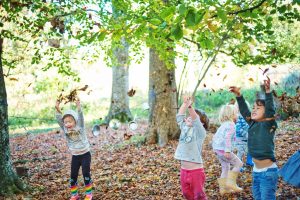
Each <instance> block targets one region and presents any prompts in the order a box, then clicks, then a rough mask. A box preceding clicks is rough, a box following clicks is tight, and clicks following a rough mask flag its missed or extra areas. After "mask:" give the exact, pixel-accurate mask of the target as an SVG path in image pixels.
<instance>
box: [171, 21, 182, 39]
mask: <svg viewBox="0 0 300 200" xmlns="http://www.w3.org/2000/svg"><path fill="white" fill-rule="evenodd" d="M171 33H172V36H174V38H175V39H176V40H180V39H181V38H182V37H183V30H182V26H181V25H180V24H177V25H176V26H175V27H174V28H172V29H171Z"/></svg>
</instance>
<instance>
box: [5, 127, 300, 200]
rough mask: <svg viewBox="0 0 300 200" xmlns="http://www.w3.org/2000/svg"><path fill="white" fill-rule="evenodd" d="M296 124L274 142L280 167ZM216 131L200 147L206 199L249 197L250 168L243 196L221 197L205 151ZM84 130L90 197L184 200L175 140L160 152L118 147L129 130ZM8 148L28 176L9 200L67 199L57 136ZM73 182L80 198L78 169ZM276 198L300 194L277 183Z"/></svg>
mask: <svg viewBox="0 0 300 200" xmlns="http://www.w3.org/2000/svg"><path fill="white" fill-rule="evenodd" d="M299 125H300V122H281V123H280V128H279V129H278V130H277V139H276V157H277V160H278V165H279V166H280V167H281V166H282V165H283V164H284V163H285V162H286V161H287V159H288V158H289V157H290V156H291V155H292V154H293V153H294V152H295V151H296V150H298V149H299V141H300V128H299V127H300V126H299ZM146 127H147V124H146V123H143V124H142V125H141V126H139V128H138V129H137V130H136V133H141V134H143V133H144V132H145V130H146ZM216 128H217V127H216V126H213V125H212V126H211V129H210V131H209V133H208V136H207V138H206V140H205V144H204V149H203V157H204V160H205V171H206V176H207V180H206V185H205V188H206V193H207V196H208V199H253V198H252V195H251V191H250V186H251V169H250V168H249V167H248V168H246V171H245V172H243V173H242V174H241V176H240V177H239V180H238V184H239V186H241V187H242V188H244V192H242V193H240V194H230V195H227V196H226V195H225V196H223V197H221V196H220V195H219V193H218V185H217V178H218V177H219V176H220V173H221V167H220V165H219V163H218V161H217V160H216V157H215V156H214V153H213V151H212V149H211V148H210V146H211V145H210V142H211V139H212V132H215V130H216ZM87 132H88V136H89V140H90V143H91V145H92V167H91V172H92V178H93V181H94V184H93V186H94V192H93V193H94V198H93V199H95V200H102V199H112V200H118V199H120V200H121V199H122V200H123V199H164V200H166V199H168V200H169V199H170V200H173V199H183V198H182V195H181V190H180V183H179V167H180V165H179V162H178V161H176V160H175V159H174V157H173V156H174V152H175V149H176V146H177V141H171V142H170V143H169V144H168V145H167V146H165V147H163V148H160V147H159V146H157V145H133V144H129V145H122V144H124V143H123V142H124V141H123V134H125V133H127V132H128V129H127V128H126V126H125V125H123V127H122V128H121V129H119V130H117V131H114V130H112V129H110V128H107V129H106V128H102V129H101V134H100V136H98V137H95V136H93V135H92V134H91V131H90V129H89V128H88V129H87ZM112 136H113V137H112ZM127 141H128V140H127ZM10 144H11V153H12V159H13V162H14V165H15V167H24V168H26V169H28V171H27V173H28V175H27V176H24V177H23V180H24V181H25V182H27V183H28V184H29V185H30V186H31V187H32V191H30V192H28V193H25V194H20V195H17V196H16V197H13V198H11V199H34V200H35V199H41V200H47V199H55V200H60V199H62V200H65V199H68V198H69V189H68V180H69V178H70V163H71V156H70V154H69V152H68V150H67V146H66V143H65V139H64V136H63V135H62V133H59V132H58V131H53V132H49V133H44V134H39V135H33V136H30V137H28V136H22V137H16V138H12V139H11V140H10ZM127 144H128V143H127ZM78 181H79V188H80V194H81V197H82V198H83V194H84V191H83V179H82V176H81V171H80V175H79V180H78ZM277 197H278V199H284V200H285V199H297V197H298V198H299V197H300V191H299V189H296V188H295V187H292V186H290V185H287V184H286V183H284V182H283V181H282V180H281V179H280V181H279V187H278V191H277ZM0 199H1V197H0Z"/></svg>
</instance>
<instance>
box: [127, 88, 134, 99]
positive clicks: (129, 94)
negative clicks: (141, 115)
mask: <svg viewBox="0 0 300 200" xmlns="http://www.w3.org/2000/svg"><path fill="white" fill-rule="evenodd" d="M134 94H135V90H134V89H133V88H131V89H130V90H129V91H128V92H127V95H128V96H130V97H133V96H134Z"/></svg>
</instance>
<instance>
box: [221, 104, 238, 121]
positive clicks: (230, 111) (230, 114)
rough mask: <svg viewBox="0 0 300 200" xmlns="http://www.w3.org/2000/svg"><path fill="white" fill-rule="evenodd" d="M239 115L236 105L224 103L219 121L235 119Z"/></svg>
mask: <svg viewBox="0 0 300 200" xmlns="http://www.w3.org/2000/svg"><path fill="white" fill-rule="evenodd" d="M236 117H237V109H236V107H235V106H234V105H224V106H222V107H221V110H220V113H219V121H220V123H223V122H226V121H233V119H234V118H236Z"/></svg>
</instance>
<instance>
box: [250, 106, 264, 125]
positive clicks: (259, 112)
mask: <svg viewBox="0 0 300 200" xmlns="http://www.w3.org/2000/svg"><path fill="white" fill-rule="evenodd" d="M264 117H265V106H263V105H257V103H255V104H254V106H253V110H252V112H251V119H252V120H255V121H260V120H262V119H264Z"/></svg>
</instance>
